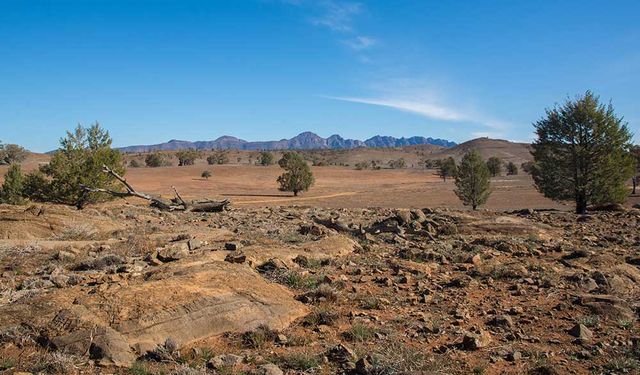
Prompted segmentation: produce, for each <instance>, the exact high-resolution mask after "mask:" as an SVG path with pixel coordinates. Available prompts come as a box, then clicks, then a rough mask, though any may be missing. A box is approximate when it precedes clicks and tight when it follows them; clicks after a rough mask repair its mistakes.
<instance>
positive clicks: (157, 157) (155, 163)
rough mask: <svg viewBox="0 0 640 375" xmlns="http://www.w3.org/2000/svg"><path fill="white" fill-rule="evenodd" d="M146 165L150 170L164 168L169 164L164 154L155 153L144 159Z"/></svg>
mask: <svg viewBox="0 0 640 375" xmlns="http://www.w3.org/2000/svg"><path fill="white" fill-rule="evenodd" d="M144 164H145V165H146V166H147V167H150V168H158V167H164V166H166V165H167V164H169V163H168V162H167V159H166V158H165V156H164V155H163V154H161V153H159V152H154V153H151V154H149V155H147V156H146V157H145V158H144Z"/></svg>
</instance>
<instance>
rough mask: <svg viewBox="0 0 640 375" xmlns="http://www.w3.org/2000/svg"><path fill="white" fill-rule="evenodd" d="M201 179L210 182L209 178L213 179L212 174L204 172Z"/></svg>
mask: <svg viewBox="0 0 640 375" xmlns="http://www.w3.org/2000/svg"><path fill="white" fill-rule="evenodd" d="M200 177H202V178H204V179H205V180H208V179H209V177H211V172H209V171H204V172H202V174H201V175H200Z"/></svg>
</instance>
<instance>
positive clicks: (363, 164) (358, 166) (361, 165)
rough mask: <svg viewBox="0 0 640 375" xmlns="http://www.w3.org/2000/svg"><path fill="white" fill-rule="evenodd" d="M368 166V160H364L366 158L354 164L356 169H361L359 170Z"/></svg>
mask: <svg viewBox="0 0 640 375" xmlns="http://www.w3.org/2000/svg"><path fill="white" fill-rule="evenodd" d="M369 166H370V164H369V162H368V161H366V160H365V161H361V162H358V163H356V165H355V167H356V169H357V170H359V171H361V170H363V169H369Z"/></svg>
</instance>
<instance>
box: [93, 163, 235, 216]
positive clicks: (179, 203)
mask: <svg viewBox="0 0 640 375" xmlns="http://www.w3.org/2000/svg"><path fill="white" fill-rule="evenodd" d="M102 171H103V172H104V173H106V174H109V175H111V176H112V177H113V178H115V179H116V180H118V181H120V182H121V183H122V185H124V187H125V190H126V191H114V190H109V189H102V188H93V187H90V186H85V185H81V188H82V189H84V191H85V192H87V193H105V194H109V195H111V196H114V197H119V198H126V197H137V198H142V199H145V200H148V201H150V202H151V206H152V207H155V208H158V209H160V210H163V211H192V212H220V211H224V210H225V209H226V208H227V206H229V204H231V202H229V200H227V199H225V200H222V201H214V200H209V199H207V200H202V201H192V202H187V201H185V200H184V199H182V197H181V196H180V194H179V193H178V190H177V189H176V188H175V187H173V191H174V193H175V195H176V196H175V198H173V199H172V200H171V201H165V200H163V199H161V198H158V197H154V196H151V195H149V194H146V193H142V192H138V191H136V190H135V189H134V188H133V186H131V185H130V184H129V183H128V182H127V180H126V179H125V178H124V177H122V176H120V175H119V174H117V173H116V172H114V171H113V170H112V169H111V168H109V167H107V166H106V165H103V166H102Z"/></svg>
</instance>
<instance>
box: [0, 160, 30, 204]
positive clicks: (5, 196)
mask: <svg viewBox="0 0 640 375" xmlns="http://www.w3.org/2000/svg"><path fill="white" fill-rule="evenodd" d="M22 180H23V177H22V171H21V170H20V164H11V166H10V167H9V169H8V170H7V173H5V175H4V183H3V184H2V187H1V188H0V202H2V203H7V204H24V203H25V199H24V197H23V185H22V182H23V181H22Z"/></svg>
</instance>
